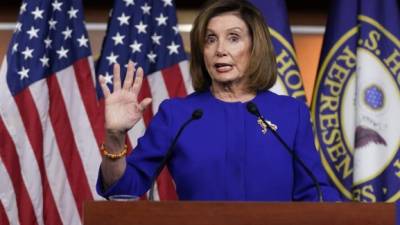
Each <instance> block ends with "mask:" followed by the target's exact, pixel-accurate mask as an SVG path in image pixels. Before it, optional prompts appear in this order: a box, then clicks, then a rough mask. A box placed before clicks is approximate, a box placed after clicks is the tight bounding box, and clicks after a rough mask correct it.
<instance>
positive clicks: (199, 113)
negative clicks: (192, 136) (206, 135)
mask: <svg viewBox="0 0 400 225" xmlns="http://www.w3.org/2000/svg"><path fill="white" fill-rule="evenodd" d="M202 116H203V110H201V109H196V110H194V111H193V113H192V118H193V119H195V120H197V119H200V118H201V117H202Z"/></svg>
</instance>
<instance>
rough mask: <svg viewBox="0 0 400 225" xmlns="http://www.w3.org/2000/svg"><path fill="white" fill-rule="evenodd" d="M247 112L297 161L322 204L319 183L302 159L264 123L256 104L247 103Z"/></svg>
mask: <svg viewBox="0 0 400 225" xmlns="http://www.w3.org/2000/svg"><path fill="white" fill-rule="evenodd" d="M247 110H248V111H249V112H250V113H251V114H253V115H255V116H256V117H257V118H258V119H261V121H262V122H263V124H264V125H265V126H266V127H267V128H268V129H269V130H270V131H271V132H272V134H273V135H274V136H275V137H276V138H277V139H278V140H279V142H280V143H281V144H282V145H283V146H284V147H285V149H286V150H287V151H288V152H289V154H290V155H291V156H292V157H293V159H294V160H295V161H297V162H298V163H299V164H300V165H301V167H303V169H304V171H306V173H307V175H308V176H309V177H310V178H311V179H312V181H313V183H314V186H315V188H316V189H317V194H318V200H319V202H323V201H324V199H323V196H322V192H321V187H320V186H319V183H318V181H317V178H316V177H315V175H314V174H313V173H312V171H311V170H310V169H309V168H308V167H307V166H306V164H305V163H304V161H303V160H302V159H300V158H299V157H298V156H297V155H296V154H295V153H294V151H293V150H292V149H291V148H290V147H289V145H288V144H286V142H285V141H284V140H283V139H282V137H281V136H280V135H279V134H278V132H276V131H275V129H273V128H272V127H271V126H270V125H269V123H267V121H265V119H264V118H263V117H262V116H261V114H260V112H259V111H258V108H257V106H256V104H254V103H253V102H249V103H247Z"/></svg>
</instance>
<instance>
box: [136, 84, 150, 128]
mask: <svg viewBox="0 0 400 225" xmlns="http://www.w3.org/2000/svg"><path fill="white" fill-rule="evenodd" d="M147 97H149V98H151V97H152V96H151V92H150V85H149V81H148V80H147V79H146V78H145V79H143V82H142V88H141V89H140V93H139V96H138V101H139V102H140V101H142V100H143V99H144V98H147ZM152 117H153V110H152V108H151V106H148V107H147V109H146V110H145V111H144V113H143V120H144V124H145V125H146V127H147V126H148V125H149V123H150V120H151V118H152Z"/></svg>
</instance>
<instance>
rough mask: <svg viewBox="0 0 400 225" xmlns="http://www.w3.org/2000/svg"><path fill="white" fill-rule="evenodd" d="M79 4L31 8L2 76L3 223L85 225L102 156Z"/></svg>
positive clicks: (30, 1)
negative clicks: (86, 207)
mask: <svg viewBox="0 0 400 225" xmlns="http://www.w3.org/2000/svg"><path fill="white" fill-rule="evenodd" d="M83 21H84V18H83V12H82V5H81V2H80V1H78V0H53V1H50V0H26V1H23V2H22V5H21V8H20V15H19V19H18V22H17V26H16V28H15V32H14V34H13V37H12V40H11V43H10V45H9V49H8V51H7V55H6V57H5V58H4V61H3V63H2V67H1V71H0V179H1V182H0V183H1V185H0V198H1V204H0V217H2V218H1V219H0V223H2V224H8V223H9V224H52V225H53V224H56V225H57V224H74V225H75V224H81V223H82V221H81V218H82V206H83V204H82V203H83V202H84V201H85V200H92V199H97V198H98V196H97V194H96V190H95V184H96V178H97V173H98V168H99V164H100V161H101V156H100V153H99V150H98V143H99V141H100V137H101V136H102V134H101V129H98V128H99V127H101V122H100V121H101V119H102V118H100V117H99V116H98V115H99V114H98V113H97V111H98V105H97V99H96V92H95V87H94V86H95V82H94V76H92V74H94V73H93V66H92V65H93V63H92V58H91V50H90V46H89V42H88V35H87V32H86V30H85V26H84V22H83Z"/></svg>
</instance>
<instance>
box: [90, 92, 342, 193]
mask: <svg viewBox="0 0 400 225" xmlns="http://www.w3.org/2000/svg"><path fill="white" fill-rule="evenodd" d="M252 101H253V102H254V103H255V104H256V105H257V106H258V108H259V111H260V113H261V114H262V116H263V117H264V118H265V119H266V120H269V121H271V122H272V123H273V124H275V125H276V126H277V132H278V133H279V134H280V135H281V137H282V138H283V139H284V140H285V142H286V143H287V144H288V145H289V146H290V147H291V148H292V149H293V151H294V152H295V154H297V155H298V156H299V157H300V158H301V159H302V160H303V161H304V162H305V163H306V165H307V167H308V168H310V169H311V171H312V172H313V173H314V174H315V176H316V177H317V179H318V182H319V184H320V186H321V189H322V193H323V197H324V199H325V200H328V201H338V200H340V197H339V194H338V192H337V190H336V189H335V188H334V187H333V186H331V184H330V183H329V180H328V177H327V175H326V173H325V171H324V169H323V167H322V164H321V161H320V157H319V154H318V152H317V150H316V148H315V145H314V137H313V132H312V127H311V122H310V116H309V110H308V108H307V106H306V105H305V104H304V103H302V102H300V101H298V100H295V99H293V98H291V97H287V96H280V95H276V94H274V93H272V92H270V91H266V92H259V93H258V94H257V95H256V97H255V98H254V99H253V100H252ZM195 109H202V111H203V117H202V118H201V119H199V120H195V121H193V122H191V123H190V124H189V125H188V126H187V127H186V129H185V130H184V131H183V133H182V135H181V136H180V138H179V140H178V142H177V145H176V147H175V149H174V150H173V154H172V158H171V160H170V161H169V163H168V167H169V170H170V172H171V175H172V177H173V179H174V181H175V184H176V189H177V194H178V197H179V199H181V200H237V201H317V200H318V197H317V192H316V189H315V186H314V184H313V182H312V180H311V179H310V177H309V176H308V175H307V174H306V173H305V171H304V170H303V168H302V167H301V166H300V165H299V164H298V162H296V161H294V159H293V158H292V156H291V155H290V154H289V153H288V152H287V150H286V149H285V148H284V146H283V145H282V144H281V143H280V142H279V141H278V140H277V138H276V137H275V136H274V135H273V134H272V133H271V131H269V130H267V132H266V133H265V134H264V133H263V132H262V127H261V126H260V124H259V123H258V122H257V118H256V117H255V116H254V115H252V114H250V113H249V112H248V111H247V108H246V103H241V102H234V103H230V102H229V103H228V102H223V101H220V100H218V99H216V98H215V97H213V95H212V94H211V93H210V92H209V91H207V92H200V93H199V92H197V93H193V94H191V95H189V96H187V97H185V98H176V99H170V100H165V101H164V102H163V103H162V104H161V105H160V108H159V111H158V113H157V114H156V115H155V116H154V118H153V120H152V121H151V123H150V125H149V127H148V128H147V130H146V132H145V134H144V136H143V137H141V138H140V139H139V140H138V145H137V147H136V148H135V149H134V150H133V151H132V154H130V155H129V156H128V157H127V159H126V160H127V168H126V170H125V172H124V174H123V176H122V177H121V178H120V179H119V180H118V181H117V182H116V183H115V184H114V185H112V186H111V187H110V188H108V190H103V188H102V179H101V173H99V179H98V183H97V190H98V192H99V194H100V195H102V196H104V197H107V196H109V195H114V194H134V195H142V194H144V193H145V192H146V191H147V190H148V189H149V188H150V184H151V181H152V177H153V176H154V173H155V170H156V169H157V167H158V166H159V164H160V162H161V160H162V159H163V157H164V156H165V154H166V151H167V149H168V147H169V146H170V144H171V142H172V140H173V138H174V136H175V135H176V133H177V132H178V130H179V128H180V126H181V125H182V124H183V123H184V122H185V121H187V120H188V119H189V118H190V117H191V114H192V113H193V111H194V110H195Z"/></svg>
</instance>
